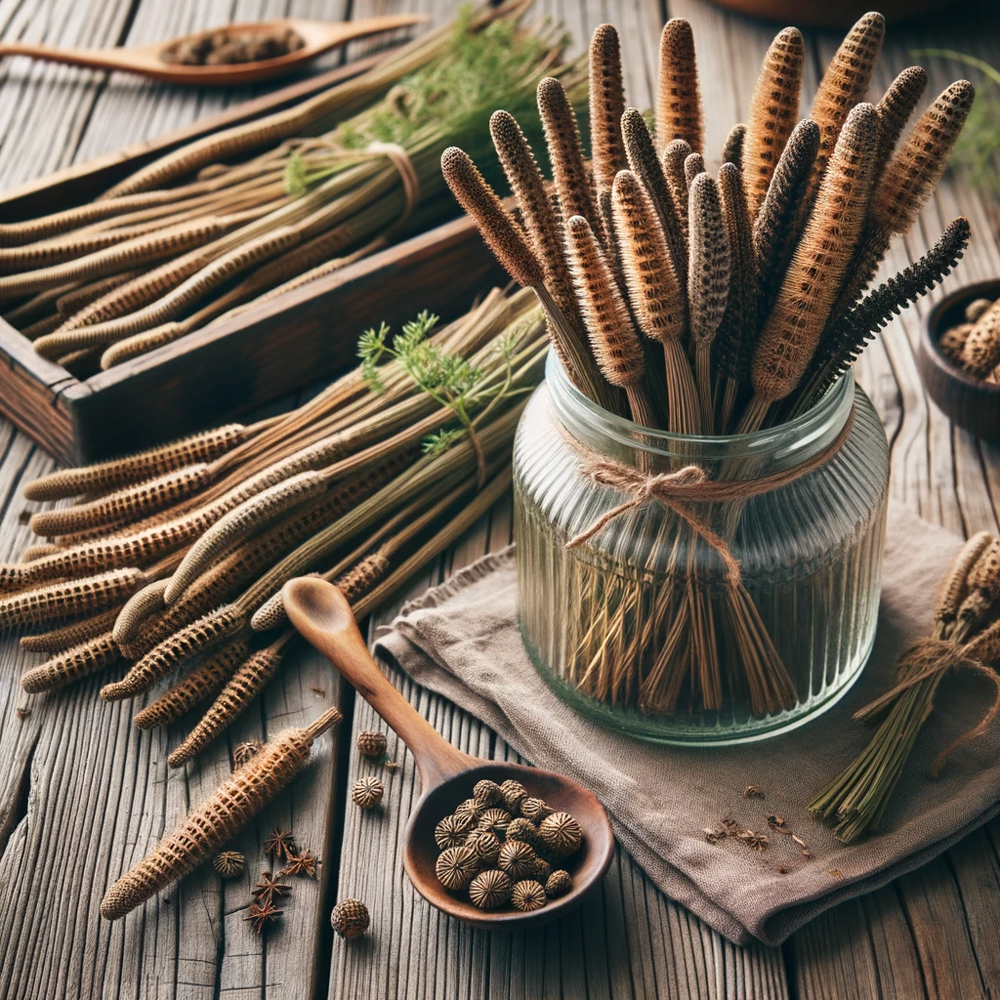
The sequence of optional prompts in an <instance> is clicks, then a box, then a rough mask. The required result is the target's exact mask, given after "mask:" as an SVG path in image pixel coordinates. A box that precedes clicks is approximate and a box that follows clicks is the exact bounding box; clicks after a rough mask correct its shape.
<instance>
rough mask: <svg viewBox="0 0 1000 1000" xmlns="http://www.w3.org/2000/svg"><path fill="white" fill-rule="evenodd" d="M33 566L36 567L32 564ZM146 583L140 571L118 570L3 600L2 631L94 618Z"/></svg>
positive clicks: (0, 618) (0, 621)
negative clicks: (72, 619)
mask: <svg viewBox="0 0 1000 1000" xmlns="http://www.w3.org/2000/svg"><path fill="white" fill-rule="evenodd" d="M29 565H33V564H30V563H29ZM145 582H146V577H145V574H143V572H142V571H141V570H138V569H131V568H129V569H118V570H113V571H112V572H110V573H102V574H101V575H99V576H93V577H90V578H88V579H86V580H67V581H65V582H63V583H57V584H54V585H52V586H50V587H43V588H41V589H39V590H27V591H24V592H22V593H19V594H14V595H12V596H11V597H8V598H6V599H5V600H0V628H4V629H10V628H15V627H17V626H18V625H31V624H40V623H42V622H48V621H57V620H58V619H60V618H71V617H74V616H76V615H93V614H95V613H96V612H99V611H104V610H106V609H107V608H109V607H111V605H114V604H121V602H122V601H123V600H124V599H125V598H126V597H128V596H129V595H130V594H131V593H132V592H133V591H134V590H135V589H136V588H138V587H140V586H142V584H143V583H145Z"/></svg>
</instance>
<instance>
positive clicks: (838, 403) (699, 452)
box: [545, 351, 854, 465]
mask: <svg viewBox="0 0 1000 1000" xmlns="http://www.w3.org/2000/svg"><path fill="white" fill-rule="evenodd" d="M545 378H546V382H547V383H548V386H549V391H550V394H551V399H552V403H553V406H554V408H555V411H556V415H557V416H558V417H559V420H560V422H561V423H562V424H563V426H564V427H565V428H566V430H567V431H569V432H570V433H571V434H572V435H573V436H574V437H577V438H578V439H579V440H581V441H583V442H584V443H586V444H588V445H590V446H591V447H593V448H597V449H599V450H604V451H616V452H618V451H621V450H625V451H628V452H632V453H634V452H645V453H647V454H650V455H656V456H662V457H664V458H682V459H687V460H689V461H690V460H693V459H702V460H704V461H706V462H711V461H727V460H730V459H744V458H755V457H756V458H767V459H769V460H771V461H776V462H778V463H780V464H781V465H786V464H788V463H789V462H793V463H798V462H803V461H806V460H807V459H809V458H810V457H812V456H813V455H815V454H819V452H821V451H822V450H823V449H824V448H826V447H828V446H829V445H830V444H831V443H832V442H833V441H834V440H835V439H836V437H837V435H838V434H840V432H841V431H842V430H843V429H844V426H845V425H846V424H847V420H848V418H849V417H850V415H851V411H852V410H853V408H854V373H853V372H852V371H850V370H848V371H847V372H846V373H845V374H844V375H843V376H841V377H840V378H839V379H837V381H836V382H835V383H834V384H833V386H832V387H831V388H830V389H829V390H828V391H827V392H826V393H825V394H824V395H823V396H822V398H821V399H819V400H818V401H817V402H816V403H815V404H814V405H813V406H812V407H810V408H809V409H808V410H807V411H806V412H805V413H802V414H800V415H799V416H797V417H795V418H793V419H792V420H788V421H786V422H785V423H782V424H780V425H778V426H777V427H769V428H765V429H764V430H759V431H753V432H752V433H750V434H724V435H707V434H677V433H674V432H672V431H664V430H657V429H655V428H651V427H644V426H643V425H642V424H637V423H635V421H633V420H629V419H628V418H626V417H619V416H617V415H616V414H614V413H611V412H610V411H608V410H605V409H604V408H603V407H601V406H598V405H597V403H595V402H594V401H593V400H592V399H590V398H588V397H587V396H585V395H584V394H583V393H582V392H580V390H579V389H577V387H576V386H575V385H573V383H572V382H571V381H570V379H569V376H568V375H567V374H566V370H565V369H564V368H563V366H562V364H561V363H560V361H559V358H558V357H557V355H556V353H555V351H549V356H548V359H547V361H546V364H545Z"/></svg>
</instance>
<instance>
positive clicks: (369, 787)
mask: <svg viewBox="0 0 1000 1000" xmlns="http://www.w3.org/2000/svg"><path fill="white" fill-rule="evenodd" d="M384 792H385V786H384V785H383V784H382V779H381V778H376V777H368V778H358V780H357V781H355V782H354V784H353V786H352V787H351V801H352V802H353V803H354V804H355V805H356V806H360V807H361V808H362V809H374V808H375V807H376V806H377V805H378V804H379V803H380V802H381V801H382V795H383V794H384Z"/></svg>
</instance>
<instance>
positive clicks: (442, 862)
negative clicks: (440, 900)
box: [434, 847, 479, 892]
mask: <svg viewBox="0 0 1000 1000" xmlns="http://www.w3.org/2000/svg"><path fill="white" fill-rule="evenodd" d="M478 873H479V860H478V859H477V858H476V854H475V852H474V851H473V850H472V849H471V848H469V847H448V848H446V849H445V850H443V851H442V852H441V853H440V854H439V855H438V859H437V861H436V862H435V864H434V874H435V875H437V878H438V881H439V882H440V883H441V884H442V885H443V886H444V887H445V888H446V889H451V890H452V892H457V891H459V890H460V889H464V888H465V887H466V886H467V885H468V884H469V883H470V882H471V881H472V880H473V879H474V878H475V877H476V875H477V874H478Z"/></svg>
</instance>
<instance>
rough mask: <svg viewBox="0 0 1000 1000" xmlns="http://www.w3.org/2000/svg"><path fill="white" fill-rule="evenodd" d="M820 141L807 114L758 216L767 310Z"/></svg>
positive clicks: (757, 250) (757, 247)
mask: <svg viewBox="0 0 1000 1000" xmlns="http://www.w3.org/2000/svg"><path fill="white" fill-rule="evenodd" d="M819 141H820V132H819V126H818V125H817V124H816V123H815V122H814V121H811V120H810V119H808V118H807V119H805V120H804V121H801V122H799V123H798V125H796V126H795V128H794V129H793V130H792V134H791V136H790V137H789V139H788V142H787V143H786V144H785V149H784V152H783V153H782V154H781V158H780V159H779V160H778V165H777V167H776V168H775V171H774V175H773V176H772V177H771V183H770V185H769V187H768V189H767V196H766V197H765V198H764V202H763V204H762V205H761V207H760V210H759V211H758V213H757V217H756V218H755V219H754V223H753V245H754V257H755V259H756V267H757V284H758V287H759V289H760V296H761V311H762V313H763V314H766V312H767V310H768V309H769V308H770V305H771V303H772V302H773V301H774V296H775V295H776V294H777V290H778V288H779V287H780V283H781V280H782V279H783V278H784V275H785V269H786V267H787V264H788V261H789V258H790V257H791V255H792V251H793V249H794V247H795V243H796V241H797V237H798V231H797V229H796V227H795V226H794V224H793V221H794V220H795V218H796V217H797V216H798V215H799V214H800V213H799V206H800V204H801V203H802V199H803V196H804V195H805V193H806V188H807V186H808V181H809V178H810V176H811V175H812V169H813V162H814V161H815V159H816V152H817V150H818V149H819Z"/></svg>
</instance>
